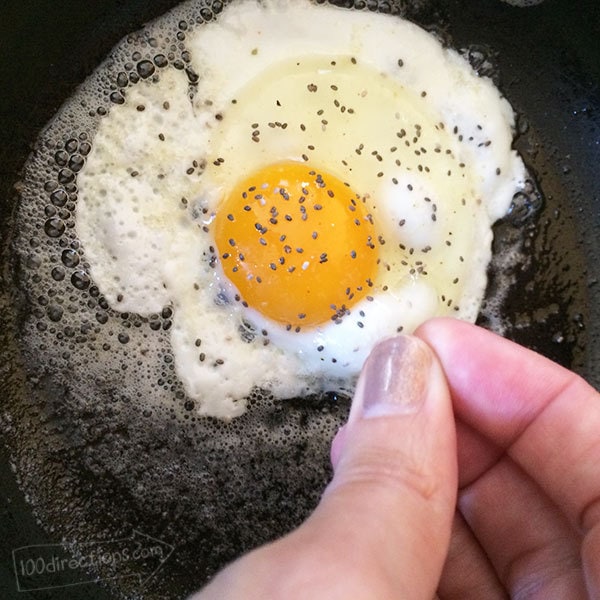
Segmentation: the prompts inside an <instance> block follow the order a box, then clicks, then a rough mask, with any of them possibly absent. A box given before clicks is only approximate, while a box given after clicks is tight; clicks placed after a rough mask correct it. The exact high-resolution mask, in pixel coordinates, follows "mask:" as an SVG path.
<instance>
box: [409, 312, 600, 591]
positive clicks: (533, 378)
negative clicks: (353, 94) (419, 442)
mask: <svg viewBox="0 0 600 600" xmlns="http://www.w3.org/2000/svg"><path fill="white" fill-rule="evenodd" d="M417 335H419V337H420V338H422V339H423V340H424V341H426V342H427V343H428V344H430V346H431V347H432V348H433V349H434V350H435V352H436V353H437V355H438V357H439V359H440V361H441V363H442V365H443V366H444V370H445V372H446V375H447V378H448V384H449V387H450V392H451V395H452V402H453V407H454V414H455V419H456V427H457V442H458V465H459V492H458V504H457V508H458V511H457V515H456V518H455V524H454V528H453V535H452V542H451V545H450V552H449V555H448V559H447V561H446V565H445V567H444V572H443V575H442V579H441V581H440V585H439V590H438V594H439V596H440V598H443V599H450V598H461V599H469V598H486V599H495V598H506V597H507V596H509V597H511V598H542V599H544V600H547V599H554V598H557V599H558V598H560V599H569V600H570V599H576V598H600V394H598V392H597V391H595V390H594V389H593V388H592V387H591V386H589V385H588V384H587V383H586V382H585V381H583V380H582V379H581V378H579V377H577V376H576V375H575V374H573V373H572V372H570V371H568V370H566V369H563V368H562V367H559V366H558V365H556V364H554V363H552V362H551V361H549V360H547V359H545V358H543V357H541V356H539V355H537V354H535V353H533V352H531V351H528V350H525V349H523V348H520V347H518V346H516V345H515V344H513V343H511V342H509V341H507V340H503V339H501V338H498V337H496V336H494V335H492V334H490V333H488V332H486V331H484V330H482V329H478V328H476V327H474V326H470V325H466V324H462V323H456V322H448V321H447V320H434V321H431V322H429V323H426V324H425V325H424V326H422V327H421V328H420V329H419V330H418V332H417Z"/></svg>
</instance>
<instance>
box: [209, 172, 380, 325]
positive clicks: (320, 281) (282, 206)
mask: <svg viewBox="0 0 600 600" xmlns="http://www.w3.org/2000/svg"><path fill="white" fill-rule="evenodd" d="M214 226H215V241H216V245H217V248H218V252H219V255H220V258H221V264H222V267H223V271H224V273H225V275H226V276H227V277H228V278H229V279H230V281H231V282H232V283H233V284H234V285H235V287H236V288H237V289H238V291H239V293H240V295H241V300H243V301H244V302H245V303H247V304H248V306H250V307H251V308H253V309H255V310H257V311H259V312H260V313H262V314H263V315H264V316H265V317H268V318H269V319H272V320H274V321H277V322H279V323H283V324H285V325H286V326H288V327H294V328H298V327H301V328H305V327H314V326H317V325H319V324H321V323H325V322H327V321H330V320H334V321H335V320H336V319H339V318H341V317H343V316H344V315H345V314H346V313H347V311H348V309H349V308H350V307H351V306H352V305H354V304H355V303H356V302H358V301H359V300H360V299H362V298H363V297H364V296H366V295H367V294H368V290H369V288H370V287H371V286H372V285H373V279H374V277H375V273H376V270H377V258H378V256H377V255H378V253H377V249H376V246H375V243H374V241H375V239H376V233H375V227H374V224H373V219H372V217H371V215H370V214H368V213H367V210H366V207H365V204H364V201H363V200H362V199H361V198H360V197H359V196H358V195H357V194H355V193H353V192H352V191H351V190H350V188H349V187H348V185H347V184H345V183H343V182H342V181H340V180H339V179H338V178H337V177H335V176H333V175H331V174H329V173H326V172H324V171H320V170H318V169H314V168H311V167H310V166H308V165H307V164H304V163H297V162H291V161H287V162H282V163H277V164H274V165H269V166H267V167H264V168H263V169H260V170H258V171H255V172H253V173H252V174H251V175H250V176H248V177H246V178H245V179H243V180H242V181H240V182H239V183H238V184H237V185H236V186H235V187H234V188H233V190H232V191H231V192H230V193H229V194H228V196H227V197H226V198H225V199H224V200H223V202H222V204H221V205H220V207H219V211H218V213H217V215H216V217H215V221H214Z"/></svg>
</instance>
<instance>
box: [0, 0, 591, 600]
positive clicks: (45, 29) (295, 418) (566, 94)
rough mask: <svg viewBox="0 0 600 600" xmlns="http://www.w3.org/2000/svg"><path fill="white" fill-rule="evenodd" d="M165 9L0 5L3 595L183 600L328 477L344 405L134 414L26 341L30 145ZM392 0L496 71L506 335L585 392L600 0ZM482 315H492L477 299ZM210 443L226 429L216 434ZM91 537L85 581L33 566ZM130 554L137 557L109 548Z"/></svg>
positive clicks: (78, 550)
mask: <svg viewBox="0 0 600 600" xmlns="http://www.w3.org/2000/svg"><path fill="white" fill-rule="evenodd" d="M175 4H176V2H174V1H173V0H155V1H154V2H153V3H151V4H150V3H146V2H143V1H142V0H103V1H97V2H90V3H81V2H76V1H75V0H63V2H60V3H48V2H44V1H43V0H35V1H34V0H31V1H29V2H26V3H25V2H20V1H18V0H5V2H4V3H3V8H2V13H3V14H2V18H1V19H0V40H1V42H0V43H1V44H2V46H1V48H2V53H1V56H2V58H1V61H2V62H1V65H0V67H1V69H2V70H1V74H2V77H1V78H0V81H2V82H3V91H2V95H1V98H0V107H1V108H0V119H1V123H0V125H1V126H0V136H1V139H2V143H1V146H0V174H1V180H0V202H1V205H0V211H1V212H0V215H1V219H2V225H1V227H2V229H1V231H2V240H3V242H2V244H3V252H2V271H1V273H2V276H1V277H2V279H1V280H0V284H1V292H2V294H1V301H2V306H1V309H2V313H1V317H0V325H1V329H2V331H1V332H0V335H1V336H2V339H1V342H0V343H1V344H2V348H3V350H2V352H3V354H2V363H1V364H2V367H1V369H2V376H1V377H2V381H1V386H2V388H1V390H2V396H1V397H2V403H3V406H2V411H1V415H2V420H1V423H2V429H3V440H4V442H5V445H4V446H2V456H1V469H0V482H1V484H0V490H1V494H2V511H1V514H0V529H1V531H2V534H1V535H0V596H1V597H2V598H28V599H29V598H36V599H40V598H43V599H53V598H61V599H78V598H90V597H93V598H98V599H100V600H102V599H109V598H123V597H139V598H148V599H154V598H157V599H158V598H176V597H182V596H183V595H185V594H186V593H188V592H190V591H192V590H194V589H197V588H198V587H199V586H200V585H201V584H202V582H203V581H204V580H205V579H206V578H207V577H209V576H210V575H211V574H212V573H213V572H214V571H215V570H216V569H218V568H219V567H220V566H221V565H222V564H223V563H224V562H227V561H229V560H231V559H232V558H234V557H235V556H237V555H238V554H239V553H241V552H243V551H244V550H246V549H248V548H251V547H253V546H255V545H257V544H259V543H261V542H263V541H265V540H268V539H271V538H273V537H275V536H278V535H281V534H282V533H284V532H285V531H287V530H289V529H290V528H291V527H293V526H295V525H296V524H298V523H299V522H301V521H302V519H303V518H304V517H305V516H306V515H307V514H308V513H309V512H310V510H311V509H312V508H313V507H314V505H315V503H316V502H317V500H318V497H319V493H320V491H321V490H322V489H323V487H324V485H325V484H326V482H327V480H328V478H329V477H330V470H329V466H328V460H327V456H328V444H329V440H330V438H331V436H332V434H333V432H334V431H335V428H336V427H337V426H338V425H339V424H340V423H342V422H343V420H344V418H345V415H346V413H347V409H348V399H347V398H343V397H337V396H327V397H319V398H309V399H305V400H303V401H290V402H286V403H280V402H277V401H275V400H272V399H268V398H267V399H266V400H265V401H264V402H263V403H262V404H261V403H260V402H259V403H258V404H257V405H256V406H255V407H253V409H252V410H251V411H249V413H248V414H247V415H245V416H244V417H242V418H241V419H239V420H236V421H235V422H234V424H233V425H225V424H219V423H211V424H210V426H207V425H204V424H202V423H195V424H194V425H193V426H191V425H190V422H189V421H190V418H189V417H188V419H185V418H184V417H181V416H180V415H179V413H173V414H174V415H175V416H173V415H171V417H169V418H163V417H161V418H158V417H157V418H155V419H152V418H149V419H148V420H146V421H144V418H143V417H142V416H139V415H138V418H136V419H134V421H133V422H132V421H131V419H130V416H131V412H128V410H127V406H126V404H127V400H128V399H127V398H126V397H125V396H123V397H117V396H116V395H115V391H114V389H113V390H101V393H100V394H99V396H98V397H97V398H95V399H94V400H95V402H94V403H93V404H90V403H89V402H86V403H82V402H81V398H79V397H73V396H74V394H73V393H72V390H71V388H69V384H68V382H67V383H66V384H65V382H64V380H59V379H57V378H55V377H54V376H53V369H52V365H49V364H39V361H37V362H36V356H32V355H31V354H30V353H28V352H27V349H26V348H24V347H23V339H22V337H21V335H22V331H23V326H24V324H26V323H27V322H28V320H29V319H30V318H31V312H32V310H33V308H32V305H31V299H30V298H27V296H24V295H23V294H22V293H21V292H20V291H19V289H18V286H17V285H16V282H18V279H19V269H20V268H22V266H23V265H22V261H20V259H18V257H15V256H14V249H13V247H12V246H10V244H9V242H10V240H11V239H12V238H13V236H14V234H15V231H14V219H13V216H14V209H15V206H16V204H17V202H18V193H17V192H16V191H15V189H14V186H15V184H16V183H17V182H18V181H19V173H20V170H21V168H22V166H23V164H24V162H25V160H26V157H27V155H28V154H29V152H30V150H31V145H32V144H33V142H34V140H35V139H36V137H37V135H38V134H39V132H40V130H41V129H42V127H43V126H44V124H45V123H46V122H47V121H48V120H49V119H50V118H51V117H52V116H53V114H54V113H55V112H56V110H57V109H58V108H59V106H60V105H61V103H62V102H63V101H64V100H65V99H66V98H67V97H68V96H69V95H70V94H71V93H72V91H73V90H74V89H75V87H76V86H77V85H78V84H79V83H81V82H82V81H83V79H84V78H85V77H86V76H87V75H88V74H89V73H91V71H92V70H93V69H94V68H95V67H96V66H97V65H98V64H99V63H100V61H101V60H102V59H103V58H104V57H105V56H106V54H107V53H108V51H109V50H110V49H111V48H112V46H113V45H114V44H115V43H116V42H117V41H118V40H119V39H120V38H121V37H123V36H124V35H126V34H128V33H129V32H131V31H134V30H136V29H138V28H139V27H141V26H142V24H143V23H144V22H146V21H148V20H150V19H152V18H154V17H155V16H158V15H160V14H162V13H163V12H164V11H165V10H167V9H168V8H170V7H171V6H173V5H175ZM382 5H384V6H385V3H382ZM391 5H392V6H394V4H393V3H391ZM388 6H389V5H388ZM405 9H406V11H407V14H408V16H409V17H410V18H412V19H414V20H415V21H417V22H419V23H420V24H422V25H424V26H425V27H427V28H429V29H432V30H434V31H436V32H437V33H438V34H439V35H440V36H441V37H442V39H444V40H445V41H446V42H447V43H451V44H452V45H453V46H454V47H456V48H462V49H464V51H465V53H466V54H467V55H468V57H469V60H471V62H472V63H473V64H474V66H475V67H476V68H478V69H479V70H480V71H481V72H482V73H483V74H486V73H487V72H489V73H490V74H493V75H494V77H495V78H496V79H497V83H498V85H499V87H500V88H501V90H502V91H503V93H504V94H505V95H506V96H507V98H508V99H509V100H510V102H511V104H512V105H513V107H514V108H515V110H516V111H517V114H518V115H519V118H518V127H519V130H520V132H521V135H520V136H519V138H518V140H517V142H516V145H517V148H518V149H519V151H520V152H521V153H522V155H523V158H524V160H525V162H526V163H527V165H528V167H529V169H530V171H531V174H532V189H531V193H530V194H529V195H528V196H527V197H522V198H518V199H517V200H516V203H515V206H514V207H513V209H512V211H511V213H510V214H509V215H508V217H507V218H506V219H505V220H504V221H503V222H501V223H500V224H498V226H497V228H496V229H497V239H498V240H499V241H498V242H496V243H499V244H501V243H503V240H507V239H513V238H514V237H515V236H518V237H519V238H520V240H521V241H522V243H523V244H524V246H525V248H526V250H527V254H528V256H529V259H528V260H526V261H524V262H522V263H519V264H518V265H510V264H508V265H507V264H502V265H500V266H497V267H496V269H497V270H498V269H502V270H505V271H508V272H509V275H510V277H511V278H512V280H513V286H512V288H511V291H510V293H509V295H508V297H507V298H506V301H505V303H504V306H503V310H502V323H503V325H504V326H505V327H504V332H505V335H506V336H507V337H510V338H512V339H515V340H516V341H518V342H520V343H523V344H525V345H527V346H529V347H531V348H534V349H535V350H538V351H540V352H542V353H543V354H545V355H547V356H549V357H550V358H552V359H554V360H557V361H558V362H560V363H561V364H564V365H566V366H568V367H570V368H572V369H574V370H576V371H577V372H579V373H581V374H582V375H584V376H585V377H586V378H587V379H588V380H589V381H590V382H591V383H592V384H593V385H595V386H596V387H599V386H600V302H598V300H597V299H596V294H598V292H599V291H600V283H599V282H600V176H599V175H598V165H600V112H599V111H600V91H599V88H598V83H599V82H600V9H599V8H598V7H597V4H596V2H595V1H594V0H588V1H579V2H571V1H570V0H546V2H545V3H543V4H541V5H539V6H536V7H530V8H527V9H519V8H515V7H512V6H509V5H507V4H503V3H501V2H499V1H497V0H478V1H477V2H469V1H467V0H414V1H413V2H409V3H407V6H406V7H405ZM497 270H496V272H494V270H492V272H491V273H490V287H491V288H493V286H494V285H496V281H497V276H498V272H497ZM480 322H481V324H482V325H484V326H493V325H494V323H492V322H491V321H490V319H489V318H488V317H486V314H485V311H484V313H483V315H482V317H481V318H480ZM34 372H35V373H34ZM34 375H37V376H34ZM77 389H79V388H77ZM111 394H112V395H111ZM90 406H94V407H95V408H94V409H93V410H92V409H90ZM107 406H109V408H110V410H109V409H107V408H106V407H107ZM82 407H85V408H86V410H87V412H86V410H84V409H83V408H82ZM178 415H179V416H178ZM290 431H291V432H292V433H291V434H290ZM248 432H252V433H253V435H252V436H248V435H246V434H247V433H248ZM257 432H259V433H258V434H257ZM286 432H287V433H286ZM286 435H287V437H286ZM225 438H226V439H228V440H229V441H230V442H231V440H234V442H233V443H228V444H221V445H219V443H218V440H219V439H225ZM273 440H279V442H281V440H284V443H274V442H273ZM115 457H117V458H118V460H117V459H116V458H115ZM199 473H200V474H201V475H202V476H201V477H200V476H199V475H198V474H199ZM61 544H62V546H61ZM98 548H102V549H103V550H104V552H105V556H112V557H113V559H115V560H113V562H112V563H110V561H108V560H107V561H106V563H105V564H97V565H96V567H95V568H93V569H92V574H91V575H89V574H88V573H87V571H86V570H85V569H84V568H79V566H78V565H75V563H73V565H74V566H73V568H70V567H69V563H64V562H63V563H62V564H63V565H66V566H65V567H64V568H63V569H62V570H61V569H59V568H57V567H55V568H54V572H53V573H49V571H52V569H50V568H49V567H48V565H49V564H51V560H52V556H58V557H59V558H64V557H67V558H68V557H70V558H72V559H75V560H76V559H81V558H82V557H83V558H85V557H86V556H88V557H89V555H90V554H91V553H92V551H93V550H94V549H98ZM136 548H137V549H138V550H141V551H145V552H146V556H145V558H143V559H141V558H140V559H139V560H133V559H132V558H131V556H130V560H129V561H126V560H125V559H124V554H125V553H127V552H128V553H129V554H131V553H132V552H133V550H135V549H136ZM119 552H120V553H121V555H120V558H121V559H122V560H121V562H119V563H118V564H117V562H116V558H115V557H116V555H117V553H119ZM40 557H41V558H43V559H44V560H45V561H46V562H45V563H44V564H45V572H44V573H43V577H42V575H41V574H39V573H37V572H34V573H33V574H32V575H31V574H30V575H31V576H30V577H29V578H28V577H27V576H26V575H27V573H26V571H27V565H29V566H31V565H33V564H34V563H31V562H29V563H28V562H27V560H33V559H36V558H37V559H40ZM40 564H41V563H40ZM55 564H58V563H55ZM20 568H21V570H20V571H19V569H20ZM94 577H96V579H98V581H97V582H96V583H94V582H91V580H92V579H93V578H94ZM41 587H43V588H45V589H35V588H41Z"/></svg>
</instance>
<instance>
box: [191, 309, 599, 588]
mask: <svg viewBox="0 0 600 600" xmlns="http://www.w3.org/2000/svg"><path fill="white" fill-rule="evenodd" d="M332 462H333V465H334V471H335V475H334V478H333V480H332V482H331V483H330V485H329V486H328V488H327V489H326V490H325V492H324V494H323V497H322V499H321V502H320V504H319V506H318V507H317V509H316V510H315V511H314V513H313V514H312V515H311V516H310V517H309V519H307V521H306V522H305V523H304V524H303V525H302V526H300V527H299V528H298V529H296V530H295V531H293V532H292V533H290V534H289V535H287V536H286V537H284V538H282V539H280V540H277V541H275V542H273V543H271V544H268V545H266V546H263V547H261V548H259V549H257V550H255V551H253V552H251V553H249V554H247V555H245V556H244V557H242V558H241V559H239V560H237V561H236V562H234V563H233V564H232V565H230V566H229V567H227V568H226V569H225V570H223V571H222V572H221V573H219V574H218V575H217V576H216V577H215V579H214V580H213V581H212V582H211V583H210V584H209V585H208V586H207V587H206V588H204V590H202V591H201V592H200V593H199V594H198V595H197V596H195V598H197V599H202V600H208V599H212V598H215V599H219V600H225V599H228V598H231V599H237V598H244V599H253V598H257V599H258V598H261V599H264V598H286V599H292V600H296V599H304V598H306V599H320V598H324V599H328V600H329V599H333V600H337V599H340V600H341V599H344V600H346V599H349V598H352V599H353V600H363V599H364V600H371V599H372V600H387V599H392V598H394V599H397V598H400V599H424V600H430V599H431V598H439V599H440V600H451V599H455V598H456V599H460V600H469V599H477V600H481V599H485V600H488V599H491V600H494V599H496V598H528V599H530V598H531V599H538V598H539V599H543V600H553V599H567V600H576V599H579V598H593V599H600V394H598V392H597V391H595V390H594V389H593V388H592V387H591V386H589V385H588V384H587V383H586V382H585V381H583V380H582V379H581V378H579V377H577V376H576V375H574V374H573V373H572V372H570V371H568V370H566V369H564V368H562V367H560V366H558V365H556V364H554V363H552V362H551V361H549V360H547V359H545V358H543V357H541V356H539V355H537V354H535V353H533V352H531V351H529V350H525V349H523V348H521V347H519V346H517V345H515V344H513V343H511V342H509V341H507V340H504V339H502V338H500V337H498V336H495V335H494V334H491V333H489V332H487V331H484V330H482V329H479V328H477V327H475V326H472V325H468V324H465V323H461V322H459V321H455V320H450V319H435V320H433V321H430V322H428V323H426V324H425V325H423V326H422V327H421V328H419V329H418V331H417V332H416V333H415V336H414V337H404V338H395V339H393V340H389V341H387V342H385V343H384V344H383V345H381V346H380V347H378V348H377V349H376V350H375V352H374V353H373V354H372V355H371V357H370V358H369V360H368V361H367V364H366V366H365V369H363V373H362V375H361V379H360V382H359V385H358V388H357V392H356V395H355V398H354V400H353V405H352V410H351V414H350V418H349V421H348V424H347V425H346V426H345V427H344V428H342V429H341V430H340V432H339V433H338V435H337V436H336V438H335V440H334V442H333V444H332Z"/></svg>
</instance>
